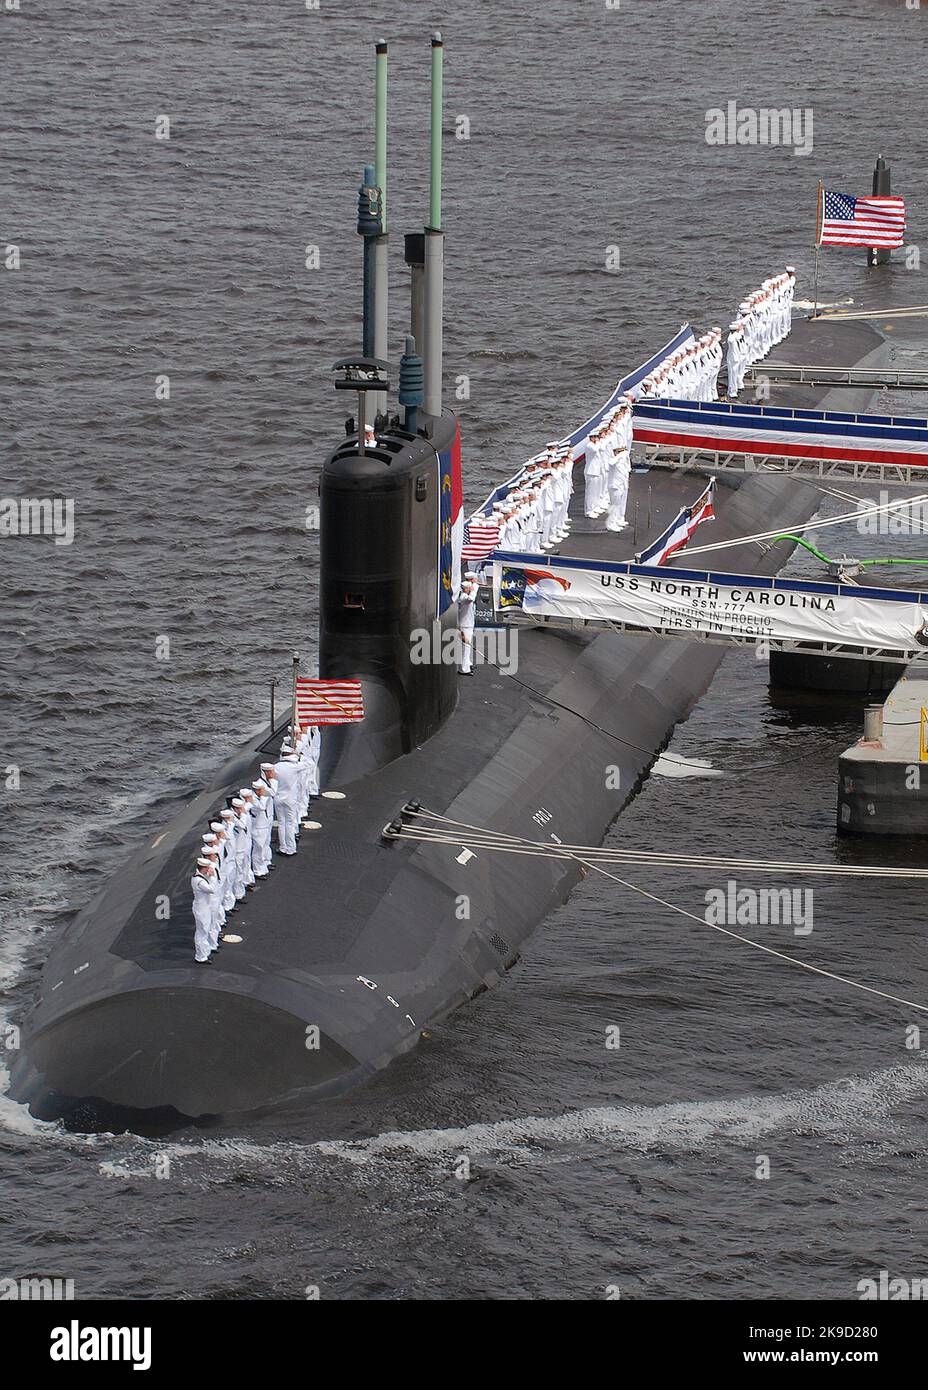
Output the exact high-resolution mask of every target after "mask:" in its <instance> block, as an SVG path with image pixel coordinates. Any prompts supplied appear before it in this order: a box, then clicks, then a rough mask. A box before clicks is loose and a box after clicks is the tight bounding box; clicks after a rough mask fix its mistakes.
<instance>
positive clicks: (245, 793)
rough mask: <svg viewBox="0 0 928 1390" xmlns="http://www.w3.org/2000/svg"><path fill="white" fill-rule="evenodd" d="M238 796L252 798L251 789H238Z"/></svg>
mask: <svg viewBox="0 0 928 1390" xmlns="http://www.w3.org/2000/svg"><path fill="white" fill-rule="evenodd" d="M238 794H239V796H254V792H253V791H252V789H251V787H239V789H238Z"/></svg>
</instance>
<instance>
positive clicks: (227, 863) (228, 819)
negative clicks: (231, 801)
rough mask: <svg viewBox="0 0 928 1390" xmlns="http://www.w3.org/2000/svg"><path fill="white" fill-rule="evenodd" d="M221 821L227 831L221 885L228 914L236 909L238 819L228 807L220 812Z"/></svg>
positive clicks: (223, 903) (223, 902) (224, 905)
mask: <svg viewBox="0 0 928 1390" xmlns="http://www.w3.org/2000/svg"><path fill="white" fill-rule="evenodd" d="M219 819H220V820H221V821H222V828H223V830H224V831H225V841H226V853H225V858H224V859H223V861H222V871H221V883H222V905H223V907H224V908H225V910H226V912H227V913H229V912H232V911H234V909H235V906H236V901H235V822H236V820H237V819H238V817H237V816H236V814H235V812H234V811H233V810H231V809H230V808H229V807H228V806H227V807H226V808H225V810H224V811H220V812H219Z"/></svg>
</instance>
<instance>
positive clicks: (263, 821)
mask: <svg viewBox="0 0 928 1390" xmlns="http://www.w3.org/2000/svg"><path fill="white" fill-rule="evenodd" d="M252 790H253V791H254V795H255V802H254V805H255V815H254V821H253V823H252V827H251V868H252V872H253V873H254V876H255V879H259V878H267V876H268V872H269V870H270V864H271V826H272V825H273V823H274V798H273V797H272V796H271V793H270V789H269V788H268V785H267V783H266V782H265V780H264V778H263V777H259V778H257V780H256V781H255V782H253V783H252Z"/></svg>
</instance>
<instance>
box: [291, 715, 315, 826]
mask: <svg viewBox="0 0 928 1390" xmlns="http://www.w3.org/2000/svg"><path fill="white" fill-rule="evenodd" d="M291 742H292V743H293V751H294V752H295V753H296V756H297V759H298V760H299V764H300V794H299V802H298V805H299V819H300V820H301V821H302V820H303V819H304V817H305V816H306V812H307V811H308V810H309V776H310V763H309V738H308V737H307V736H306V734H303V733H300V734H292V735H291Z"/></svg>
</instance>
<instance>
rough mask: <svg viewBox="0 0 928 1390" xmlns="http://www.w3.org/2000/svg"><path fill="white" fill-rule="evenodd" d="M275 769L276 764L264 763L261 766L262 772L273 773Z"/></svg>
mask: <svg viewBox="0 0 928 1390" xmlns="http://www.w3.org/2000/svg"><path fill="white" fill-rule="evenodd" d="M274 767H275V764H274V763H262V764H261V771H262V772H268V771H270V772H273V771H274Z"/></svg>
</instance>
